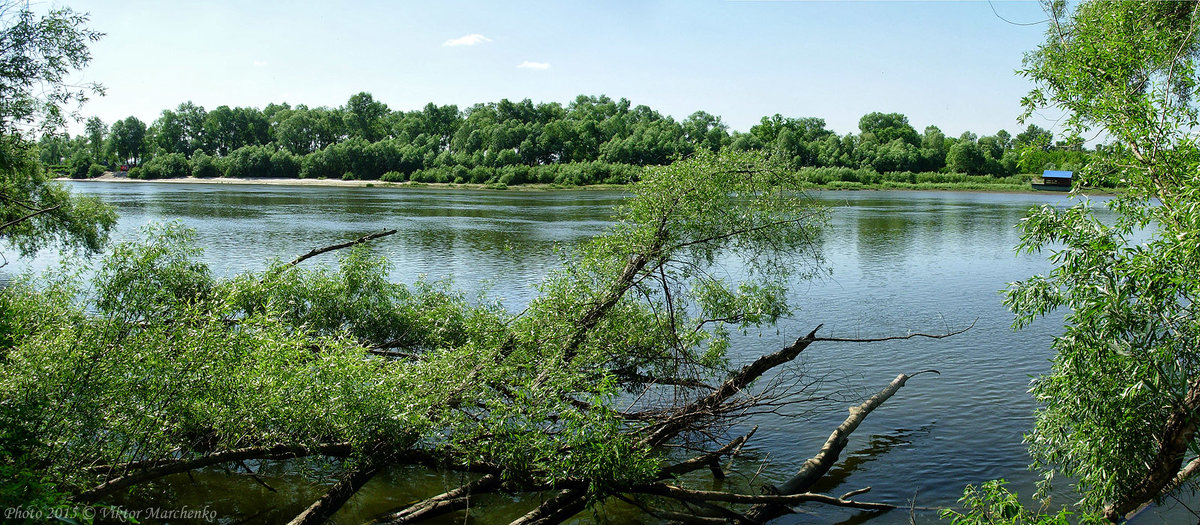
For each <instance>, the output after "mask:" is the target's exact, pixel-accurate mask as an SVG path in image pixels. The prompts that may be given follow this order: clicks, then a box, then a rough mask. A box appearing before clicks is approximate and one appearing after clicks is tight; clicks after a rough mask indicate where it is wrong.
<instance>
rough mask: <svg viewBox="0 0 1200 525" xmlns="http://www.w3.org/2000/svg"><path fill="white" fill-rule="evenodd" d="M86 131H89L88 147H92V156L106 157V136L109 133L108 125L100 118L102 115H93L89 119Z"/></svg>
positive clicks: (96, 157)
mask: <svg viewBox="0 0 1200 525" xmlns="http://www.w3.org/2000/svg"><path fill="white" fill-rule="evenodd" d="M84 131H85V132H86V133H87V139H88V147H89V148H91V153H92V158H95V159H102V158H104V138H105V136H106V135H108V125H107V124H105V123H104V121H103V120H100V117H92V118H89V119H88V120H87V125H86V126H85V127H84Z"/></svg>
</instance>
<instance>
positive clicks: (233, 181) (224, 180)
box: [55, 172, 1115, 195]
mask: <svg viewBox="0 0 1200 525" xmlns="http://www.w3.org/2000/svg"><path fill="white" fill-rule="evenodd" d="M55 180H59V181H75V182H107V183H117V184H125V183H133V184H136V183H144V182H162V183H167V184H225V185H254V184H258V185H266V186H302V187H303V186H307V187H321V186H325V187H341V188H394V189H439V190H479V191H564V190H565V191H594V190H623V189H626V187H627V185H621V184H589V185H586V186H563V185H559V184H520V185H515V186H505V185H496V184H453V183H440V182H384V181H378V180H339V179H284V178H230V177H214V178H198V177H186V178H176V179H154V180H142V179H131V178H129V177H127V176H123V175H116V174H114V173H113V172H106V173H105V174H104V175H102V176H100V177H95V178H91V179H72V178H68V177H59V178H57V179H55ZM811 189H813V190H826V191H962V192H971V193H1028V194H1035V195H1040V194H1056V193H1057V192H1046V191H1036V190H1034V189H1032V188H1029V187H1026V188H1021V187H1016V186H1012V185H1000V184H996V185H978V184H959V183H950V182H946V183H918V184H898V183H893V184H858V183H845V182H834V183H831V184H829V185H825V186H820V185H813V186H812V187H811ZM1085 193H1086V194H1088V195H1113V194H1115V192H1113V191H1105V190H1095V189H1090V190H1086V191H1085ZM1057 194H1059V195H1065V194H1064V193H1057Z"/></svg>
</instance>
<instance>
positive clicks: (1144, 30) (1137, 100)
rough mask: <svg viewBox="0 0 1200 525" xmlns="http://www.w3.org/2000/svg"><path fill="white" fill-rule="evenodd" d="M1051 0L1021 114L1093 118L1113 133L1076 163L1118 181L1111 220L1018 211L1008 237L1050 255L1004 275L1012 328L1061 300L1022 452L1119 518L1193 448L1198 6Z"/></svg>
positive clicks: (1199, 251)
mask: <svg viewBox="0 0 1200 525" xmlns="http://www.w3.org/2000/svg"><path fill="white" fill-rule="evenodd" d="M1050 7H1051V13H1052V15H1053V16H1054V23H1053V24H1052V26H1051V29H1050V31H1049V33H1048V35H1047V41H1046V43H1045V44H1043V45H1042V46H1041V47H1040V48H1038V50H1036V51H1034V52H1032V53H1030V54H1029V55H1027V57H1026V69H1025V71H1024V73H1025V74H1026V75H1027V76H1029V77H1030V78H1032V79H1033V80H1035V81H1036V82H1037V83H1038V84H1037V85H1038V88H1037V89H1036V90H1034V91H1033V92H1031V93H1030V95H1029V97H1027V98H1026V99H1025V101H1024V103H1025V105H1026V108H1027V111H1028V112H1029V113H1032V112H1033V111H1035V110H1037V109H1039V108H1041V107H1043V106H1046V105H1052V106H1055V107H1057V108H1059V109H1062V110H1065V111H1066V113H1067V115H1068V119H1067V121H1068V123H1069V124H1070V131H1071V132H1072V134H1073V135H1076V136H1079V135H1080V134H1081V133H1082V132H1084V131H1086V130H1089V129H1093V128H1100V129H1102V130H1103V131H1104V132H1105V133H1106V134H1107V135H1108V136H1110V137H1111V138H1112V139H1113V140H1114V141H1115V144H1114V145H1113V146H1111V147H1107V148H1102V149H1100V151H1099V154H1098V155H1096V156H1095V157H1094V159H1093V161H1092V162H1091V163H1089V164H1087V165H1086V166H1084V167H1083V169H1082V171H1081V173H1080V175H1081V176H1082V178H1083V179H1084V181H1085V182H1088V183H1091V184H1103V183H1104V181H1106V180H1110V179H1111V178H1119V179H1122V180H1124V181H1126V182H1127V184H1128V185H1129V186H1128V191H1127V192H1125V193H1123V194H1122V195H1120V196H1118V197H1117V198H1115V199H1113V200H1112V201H1110V203H1109V207H1110V208H1111V209H1112V210H1113V211H1114V212H1115V215H1116V219H1115V220H1113V221H1101V220H1100V219H1099V218H1097V217H1096V216H1095V214H1094V213H1093V211H1092V210H1091V208H1090V207H1089V205H1088V203H1087V202H1086V201H1084V202H1082V203H1080V204H1078V205H1076V206H1074V207H1072V208H1069V209H1054V208H1050V207H1044V208H1041V209H1037V210H1034V211H1033V212H1031V213H1030V215H1029V216H1028V217H1027V219H1026V220H1025V221H1024V222H1023V224H1022V225H1021V229H1022V241H1021V244H1020V246H1019V249H1020V250H1022V251H1031V252H1036V251H1041V250H1052V255H1051V260H1052V261H1053V262H1054V265H1055V266H1054V269H1053V270H1052V271H1050V272H1049V273H1048V274H1047V275H1040V276H1034V277H1032V278H1030V279H1028V280H1026V281H1023V282H1018V283H1013V284H1012V285H1010V288H1009V290H1008V292H1007V297H1006V300H1005V302H1006V304H1007V305H1008V307H1009V308H1010V309H1012V310H1013V311H1014V312H1015V313H1016V316H1017V317H1016V325H1017V326H1018V327H1019V326H1024V325H1027V324H1028V323H1029V322H1031V321H1032V320H1033V319H1034V318H1036V317H1039V316H1044V315H1047V314H1050V313H1051V312H1054V311H1056V309H1058V308H1064V309H1066V310H1067V315H1066V319H1065V321H1066V328H1065V331H1064V333H1063V335H1062V336H1061V337H1058V338H1056V339H1055V341H1054V344H1053V348H1054V350H1055V357H1054V362H1053V368H1052V370H1051V372H1050V373H1049V374H1047V375H1045V376H1043V377H1040V378H1037V379H1036V380H1035V382H1034V385H1033V388H1032V393H1033V395H1034V396H1035V398H1036V399H1037V400H1038V402H1039V404H1040V407H1041V408H1040V409H1039V410H1038V412H1037V421H1036V424H1035V427H1034V429H1033V432H1032V433H1031V434H1030V435H1029V436H1028V437H1027V439H1028V441H1029V444H1030V452H1031V454H1032V455H1033V458H1034V460H1035V465H1036V466H1037V467H1039V468H1040V469H1042V471H1043V472H1044V473H1045V474H1046V476H1047V478H1048V479H1049V478H1050V477H1053V476H1054V475H1055V473H1058V472H1060V473H1062V474H1065V475H1067V476H1070V477H1071V478H1073V479H1076V480H1078V487H1079V489H1080V491H1081V493H1082V494H1083V495H1084V499H1083V504H1084V505H1085V508H1087V509H1089V510H1103V511H1104V513H1105V515H1106V517H1108V518H1109V519H1113V520H1117V519H1119V518H1121V517H1122V516H1123V515H1124V514H1125V513H1127V512H1129V511H1131V510H1133V509H1134V508H1136V507H1137V506H1139V505H1141V504H1142V503H1145V502H1148V501H1151V500H1154V499H1156V498H1159V497H1161V496H1162V494H1163V492H1164V491H1167V492H1169V491H1171V490H1174V489H1176V488H1177V486H1178V483H1177V481H1176V480H1174V479H1173V478H1175V476H1176V475H1177V474H1178V473H1179V471H1180V467H1181V465H1182V460H1183V459H1184V457H1185V454H1188V453H1194V451H1195V450H1197V448H1200V444H1198V443H1197V441H1196V435H1195V430H1196V427H1197V424H1198V423H1200V421H1198V420H1197V418H1196V417H1195V413H1196V412H1195V411H1196V410H1197V409H1198V408H1200V401H1198V400H1200V347H1198V346H1197V344H1196V341H1197V340H1198V338H1197V335H1200V323H1198V322H1197V319H1196V311H1195V308H1196V306H1195V305H1196V299H1197V298H1198V296H1200V279H1197V275H1198V274H1197V273H1196V272H1195V268H1196V267H1197V265H1198V264H1200V236H1198V235H1197V232H1198V231H1200V206H1197V203H1200V178H1197V176H1196V174H1197V173H1198V172H1200V148H1198V147H1197V143H1196V140H1195V137H1194V136H1193V135H1192V133H1191V130H1192V129H1193V128H1194V127H1195V126H1196V125H1197V108H1196V106H1195V100H1193V99H1192V98H1191V96H1190V94H1191V93H1192V92H1194V89H1195V86H1196V85H1197V84H1196V83H1197V75H1196V69H1195V58H1196V56H1197V53H1198V52H1200V43H1198V42H1197V40H1196V38H1195V36H1196V31H1195V29H1196V24H1197V22H1198V15H1197V12H1196V5H1195V4H1190V3H1177V2H1162V3H1137V4H1133V3H1123V2H1103V1H1095V2H1085V3H1082V4H1080V5H1078V7H1077V8H1075V9H1074V11H1072V12H1070V13H1068V11H1067V9H1066V6H1065V5H1063V4H1058V3H1056V4H1052V5H1051V6H1050ZM1048 140H1049V139H1048V138H1047V137H1045V135H1044V134H1042V133H1040V132H1039V131H1038V130H1037V129H1030V130H1027V131H1026V133H1023V134H1021V135H1018V141H1028V142H1034V143H1045V142H1048ZM1064 147H1074V146H1071V145H1065V146H1064ZM1023 160H1024V159H1023Z"/></svg>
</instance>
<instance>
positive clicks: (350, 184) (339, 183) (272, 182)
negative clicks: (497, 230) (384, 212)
mask: <svg viewBox="0 0 1200 525" xmlns="http://www.w3.org/2000/svg"><path fill="white" fill-rule="evenodd" d="M56 180H60V181H75V182H111V183H130V184H137V183H143V182H161V183H165V184H234V185H237V184H258V185H268V186H336V187H343V188H436V189H463V190H500V189H505V190H518V191H547V190H567V189H569V190H613V189H622V188H624V186H620V185H613V184H594V185H590V186H560V185H557V184H522V185H519V186H503V185H499V186H497V185H492V184H449V183H434V182H383V181H378V180H338V179H277V178H254V179H246V178H230V177H217V178H210V179H202V178H197V177H186V178H181V179H155V180H142V179H131V178H129V177H128V176H125V175H118V174H115V173H113V172H111V171H110V172H106V173H105V174H104V175H101V176H99V177H95V178H91V179H71V178H67V177H59V178H58V179H56Z"/></svg>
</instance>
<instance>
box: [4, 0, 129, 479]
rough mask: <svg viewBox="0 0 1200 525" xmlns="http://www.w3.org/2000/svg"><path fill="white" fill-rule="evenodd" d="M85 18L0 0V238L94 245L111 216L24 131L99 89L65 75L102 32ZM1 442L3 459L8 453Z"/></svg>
mask: <svg viewBox="0 0 1200 525" xmlns="http://www.w3.org/2000/svg"><path fill="white" fill-rule="evenodd" d="M86 21H87V17H86V16H84V15H82V14H79V13H75V12H74V11H71V10H70V9H57V10H52V11H49V12H48V13H46V14H43V15H40V16H39V15H36V14H34V13H33V12H32V11H30V10H29V9H27V8H26V6H25V5H23V4H20V3H18V2H3V3H2V4H0V24H2V28H0V93H2V94H3V96H0V241H2V242H4V243H5V244H8V245H10V246H14V247H16V248H17V249H18V250H19V251H20V252H21V253H23V254H28V253H32V252H34V251H36V250H38V249H40V248H42V247H45V246H48V245H54V244H60V245H65V246H74V247H79V248H83V249H85V250H90V251H95V250H99V249H100V247H101V245H102V244H103V243H104V241H105V239H106V238H107V235H108V232H109V230H110V229H111V228H112V226H113V224H114V223H115V222H116V216H115V214H114V213H113V211H112V210H111V209H110V208H108V207H106V206H104V205H102V204H101V203H100V202H99V201H98V200H96V199H90V198H80V197H77V196H73V195H71V194H70V193H69V192H68V191H67V190H66V189H65V188H63V187H62V186H61V185H58V184H55V183H53V182H52V181H50V180H48V179H47V175H46V172H45V171H44V170H43V169H42V167H41V166H40V164H39V162H38V158H37V152H36V150H35V146H34V143H33V142H32V139H31V138H30V137H28V136H26V134H27V133H28V132H29V130H30V129H35V130H40V131H42V132H43V133H51V132H53V131H55V130H57V129H58V127H59V126H60V125H61V124H62V123H63V118H64V113H63V107H64V106H65V105H68V104H74V103H81V102H83V101H84V100H85V99H86V98H87V96H88V95H89V94H91V93H95V92H98V91H99V86H95V85H90V86H84V87H83V88H82V89H79V88H77V87H73V86H70V85H68V84H67V82H66V79H67V76H68V75H69V74H70V73H71V72H72V71H74V70H77V69H80V68H82V67H83V66H85V65H86V64H87V63H88V62H89V60H90V59H91V56H90V55H89V54H88V49H87V45H88V44H89V43H90V42H92V41H95V40H96V39H98V38H99V37H100V34H99V33H96V32H93V31H90V30H88V29H87V28H86V27H85V25H84V24H85V23H86ZM62 156H65V152H63V154H60V157H59V158H60V159H61V157H62ZM6 435H7V434H6ZM4 446H5V444H4V443H0V463H3V464H0V467H4V466H7V465H8V462H9V461H10V460H11V457H9V456H8V455H7V453H8V452H9V451H7V450H2V449H3V447H4Z"/></svg>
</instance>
